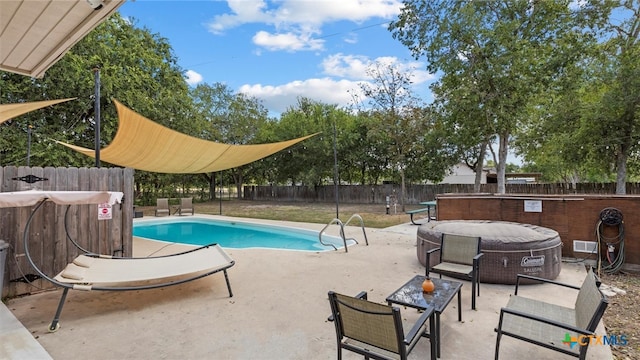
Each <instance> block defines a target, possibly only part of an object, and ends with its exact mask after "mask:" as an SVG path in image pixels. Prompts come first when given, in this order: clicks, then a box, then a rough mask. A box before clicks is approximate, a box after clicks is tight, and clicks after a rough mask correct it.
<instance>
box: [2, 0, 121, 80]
mask: <svg viewBox="0 0 640 360" xmlns="http://www.w3.org/2000/svg"><path fill="white" fill-rule="evenodd" d="M122 4H124V0H102V1H100V0H92V1H91V2H89V1H87V0H56V1H43V0H38V1H36V0H0V70H4V71H10V72H13V73H17V74H22V75H28V76H31V77H36V78H39V77H42V76H43V75H44V72H45V71H46V70H47V69H48V68H50V67H51V66H52V65H53V64H55V63H56V62H57V61H58V60H60V58H62V56H63V55H64V54H65V53H66V52H67V51H69V49H71V47H72V46H73V45H75V44H76V43H77V42H78V41H80V39H82V38H83V37H85V36H86V35H87V34H88V33H89V32H90V31H91V30H93V29H94V28H95V27H96V26H98V25H99V24H100V23H101V22H103V21H104V20H106V19H107V18H108V17H109V16H110V15H111V14H113V13H114V12H115V11H116V10H117V9H118V7H120V5H122Z"/></svg>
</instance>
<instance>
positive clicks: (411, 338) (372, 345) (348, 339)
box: [329, 291, 436, 360]
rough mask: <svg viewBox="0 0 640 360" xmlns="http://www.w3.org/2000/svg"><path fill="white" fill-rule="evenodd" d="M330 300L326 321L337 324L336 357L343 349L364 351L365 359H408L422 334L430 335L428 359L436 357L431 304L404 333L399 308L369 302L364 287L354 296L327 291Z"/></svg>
mask: <svg viewBox="0 0 640 360" xmlns="http://www.w3.org/2000/svg"><path fill="white" fill-rule="evenodd" d="M329 303H330V305H331V313H332V315H331V316H330V317H329V321H333V323H334V324H335V328H336V337H337V342H338V360H340V359H342V349H346V350H349V351H353V352H355V353H358V354H360V355H364V357H365V358H366V359H369V358H372V359H382V360H387V359H401V360H402V359H407V355H408V354H409V353H410V352H411V350H413V348H414V346H415V345H416V344H417V343H418V341H419V340H420V339H421V338H422V337H423V336H429V339H430V342H431V359H435V358H436V347H435V346H436V343H435V334H434V331H433V330H434V329H435V320H434V316H433V313H434V308H433V307H431V308H428V309H427V310H425V311H424V312H423V313H422V315H421V316H420V318H419V319H418V320H417V321H416V323H415V324H414V325H413V326H412V327H411V330H410V331H409V332H408V333H407V334H406V335H405V333H404V330H403V326H402V317H401V316H400V309H398V308H397V307H393V306H389V305H383V304H379V303H374V302H370V301H368V300H367V293H366V292H364V291H362V292H360V293H359V294H358V295H356V296H355V297H351V296H347V295H342V294H338V293H335V292H333V291H329ZM427 320H429V328H430V330H431V331H430V332H429V334H427V331H426V323H427Z"/></svg>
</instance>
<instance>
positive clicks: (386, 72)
mask: <svg viewBox="0 0 640 360" xmlns="http://www.w3.org/2000/svg"><path fill="white" fill-rule="evenodd" d="M367 75H369V77H371V79H372V84H368V83H363V84H362V85H361V86H360V87H361V89H362V91H363V93H364V95H365V96H366V97H367V98H368V99H369V103H370V105H371V109H372V110H371V112H370V116H371V117H373V118H374V119H376V122H375V123H374V124H375V125H374V126H373V127H372V129H371V132H372V134H371V135H370V136H373V137H375V138H376V139H379V141H377V143H378V144H381V145H383V146H384V147H386V149H385V151H384V152H385V153H387V154H389V159H388V161H389V165H390V166H391V168H392V169H393V171H397V172H398V173H399V174H400V179H401V194H400V195H401V196H400V203H401V206H402V211H404V210H405V196H406V188H405V172H406V170H407V167H408V165H409V161H410V159H413V158H415V156H416V154H415V144H416V143H417V140H418V136H419V135H418V134H419V133H421V132H422V131H424V129H425V128H426V127H425V126H424V121H423V120H424V118H422V117H420V116H412V115H414V114H415V113H414V109H416V108H418V107H419V104H418V99H417V98H416V97H415V96H414V95H413V93H412V91H411V87H410V86H411V76H412V74H411V73H404V72H402V71H400V69H398V68H397V67H396V66H394V65H393V64H382V63H380V62H377V63H374V64H373V65H372V66H370V67H369V68H368V69H367Z"/></svg>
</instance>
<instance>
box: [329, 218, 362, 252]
mask: <svg viewBox="0 0 640 360" xmlns="http://www.w3.org/2000/svg"><path fill="white" fill-rule="evenodd" d="M354 218H357V219H359V220H360V227H362V233H363V234H364V240H365V242H366V243H367V246H369V239H367V233H366V231H365V230H364V220H362V217H361V216H360V215H358V214H353V215H351V217H350V218H349V220H347V222H346V223H343V222H342V221H340V219H338V218H334V219H333V220H331V221H329V223H328V224H327V225H325V227H324V228H322V230H321V231H320V232H319V233H318V240H319V241H320V244H322V245H324V246H332V247H333V249H334V250H336V251H337V250H338V248H337V247H336V246H335V245H333V244H331V243H329V244H326V243H324V242H323V241H322V234H324V232H325V230H327V228H328V227H329V226H331V225H333V224H338V225H340V237H341V238H342V242H343V243H344V252H349V248H348V247H347V240H353V241H355V242H356V244H358V240H356V239H355V238H349V239H347V238H346V236H345V234H344V227H345V226H347V225H348V224H349V222H351V220H353V219H354Z"/></svg>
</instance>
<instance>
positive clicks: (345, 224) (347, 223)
mask: <svg viewBox="0 0 640 360" xmlns="http://www.w3.org/2000/svg"><path fill="white" fill-rule="evenodd" d="M354 218H355V219H358V220H360V227H361V228H362V234H363V235H364V241H365V243H366V244H367V246H369V239H367V232H366V231H364V220H362V216H360V215H358V214H353V215H351V217H350V218H349V220H347V222H346V223H344V226H347V225H349V223H350V222H351V220H353V219H354ZM343 231H344V229H343ZM353 240H354V241H355V242H356V243H358V241H356V239H353Z"/></svg>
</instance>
